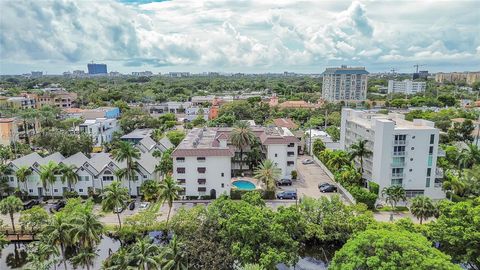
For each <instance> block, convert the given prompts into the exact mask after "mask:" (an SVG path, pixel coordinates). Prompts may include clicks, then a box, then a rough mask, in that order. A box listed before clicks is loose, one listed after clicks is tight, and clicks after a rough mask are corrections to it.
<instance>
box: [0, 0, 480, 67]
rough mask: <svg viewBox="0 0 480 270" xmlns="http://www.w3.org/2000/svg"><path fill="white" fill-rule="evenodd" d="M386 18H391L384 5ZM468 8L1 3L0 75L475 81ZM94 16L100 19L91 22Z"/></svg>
mask: <svg viewBox="0 0 480 270" xmlns="http://www.w3.org/2000/svg"><path fill="white" fill-rule="evenodd" d="M393 4H394V5H395V8H394V9H392V5H393ZM477 5H478V3H477V2H476V1H461V2H453V1H442V2H435V1H421V2H418V1H409V2H406V1H405V2H403V1H396V2H394V3H392V2H386V1H353V2H351V1H336V2H330V1H329V2H320V3H317V2H309V1H306V2H302V4H301V5H298V4H296V3H295V2H292V1H261V2H251V1H243V2H238V1H235V2H233V1H160V2H155V1H101V2H90V1H88V2H87V1H62V2H60V1H51V2H43V1H42V2H33V1H28V2H25V3H20V2H15V1H2V2H1V3H0V7H1V9H2V10H3V12H2V13H3V16H2V18H0V37H1V42H0V57H1V61H0V74H22V73H29V72H30V71H33V70H39V71H44V72H46V73H47V74H61V73H62V72H64V71H73V70H86V66H87V63H90V62H92V61H94V62H96V63H105V64H107V65H108V70H109V71H118V72H121V73H131V72H132V71H143V70H149V71H152V72H154V73H158V72H162V73H165V72H169V71H186V72H193V73H200V72H204V71H213V72H225V73H235V72H243V73H268V72H272V73H279V72H284V71H289V72H297V73H316V74H318V73H321V72H323V71H324V70H325V68H326V67H337V66H340V65H342V64H345V65H348V66H365V67H366V68H367V69H368V70H369V71H370V72H373V73H375V72H388V71H390V70H391V69H392V68H395V69H396V71H397V72H401V73H412V72H413V71H414V70H415V69H414V67H413V65H414V64H420V65H424V66H421V67H420V69H425V70H428V71H430V72H449V71H476V70H478V67H479V66H480V36H479V35H478V30H479V29H480V23H479V21H478V19H477V18H478V17H479V16H480V14H479V13H480V11H479V10H478V8H477ZM98 10H101V11H102V12H98Z"/></svg>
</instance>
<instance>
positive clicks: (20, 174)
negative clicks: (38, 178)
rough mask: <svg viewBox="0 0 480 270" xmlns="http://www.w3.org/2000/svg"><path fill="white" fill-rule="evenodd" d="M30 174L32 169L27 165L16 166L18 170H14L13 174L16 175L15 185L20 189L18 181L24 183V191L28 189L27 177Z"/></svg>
mask: <svg viewBox="0 0 480 270" xmlns="http://www.w3.org/2000/svg"><path fill="white" fill-rule="evenodd" d="M31 174H32V170H31V169H30V168H29V167H27V166H22V167H20V168H18V170H17V171H16V172H15V176H16V177H17V187H18V189H20V182H22V183H24V184H25V191H28V188H27V179H28V176H30V175H31Z"/></svg>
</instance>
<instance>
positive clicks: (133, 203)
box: [128, 201, 135, 210]
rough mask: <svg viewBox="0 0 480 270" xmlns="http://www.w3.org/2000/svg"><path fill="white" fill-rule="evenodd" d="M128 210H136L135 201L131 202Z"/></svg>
mask: <svg viewBox="0 0 480 270" xmlns="http://www.w3.org/2000/svg"><path fill="white" fill-rule="evenodd" d="M128 209H130V210H133V209H135V201H131V202H130V203H129V204H128Z"/></svg>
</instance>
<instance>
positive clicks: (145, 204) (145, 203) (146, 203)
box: [139, 202, 150, 211]
mask: <svg viewBox="0 0 480 270" xmlns="http://www.w3.org/2000/svg"><path fill="white" fill-rule="evenodd" d="M149 206H150V203H148V202H141V203H140V207H139V210H140V211H143V210H145V209H147V208H148V207H149Z"/></svg>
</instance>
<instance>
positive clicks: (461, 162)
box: [458, 144, 480, 172]
mask: <svg viewBox="0 0 480 270" xmlns="http://www.w3.org/2000/svg"><path fill="white" fill-rule="evenodd" d="M479 163H480V148H479V147H478V146H477V145H475V144H469V145H468V147H467V148H466V149H463V150H462V151H461V152H460V155H459V157H458V166H459V167H460V168H463V169H465V168H467V169H468V168H471V167H472V166H473V165H475V164H479ZM460 172H461V170H460Z"/></svg>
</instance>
